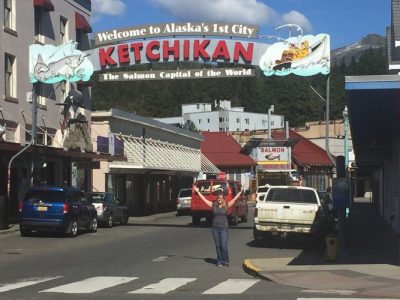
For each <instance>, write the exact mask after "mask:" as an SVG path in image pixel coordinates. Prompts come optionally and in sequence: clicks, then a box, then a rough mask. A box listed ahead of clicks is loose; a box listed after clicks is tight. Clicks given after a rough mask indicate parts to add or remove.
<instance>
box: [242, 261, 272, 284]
mask: <svg viewBox="0 0 400 300" xmlns="http://www.w3.org/2000/svg"><path fill="white" fill-rule="evenodd" d="M243 269H244V271H245V272H246V273H248V274H250V275H251V276H254V277H260V278H264V279H266V280H270V279H269V278H268V277H265V276H264V275H262V274H261V272H262V271H263V270H262V269H260V268H259V267H257V266H256V265H254V264H253V262H252V261H251V259H245V260H244V261H243ZM270 281H271V280H270Z"/></svg>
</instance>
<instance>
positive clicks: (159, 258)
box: [153, 256, 169, 261]
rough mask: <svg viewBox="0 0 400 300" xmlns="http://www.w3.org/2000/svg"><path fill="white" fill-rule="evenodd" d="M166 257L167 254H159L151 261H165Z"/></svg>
mask: <svg viewBox="0 0 400 300" xmlns="http://www.w3.org/2000/svg"><path fill="white" fill-rule="evenodd" d="M168 258H169V256H160V257H157V258H155V259H153V261H165V260H167V259H168Z"/></svg>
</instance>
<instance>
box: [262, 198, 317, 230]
mask: <svg viewBox="0 0 400 300" xmlns="http://www.w3.org/2000/svg"><path fill="white" fill-rule="evenodd" d="M317 211H318V205H317V204H307V203H284V202H264V203H262V204H261V203H260V205H259V207H258V221H259V222H268V223H286V224H307V225H310V224H312V223H313V222H314V220H315V216H316V213H317Z"/></svg>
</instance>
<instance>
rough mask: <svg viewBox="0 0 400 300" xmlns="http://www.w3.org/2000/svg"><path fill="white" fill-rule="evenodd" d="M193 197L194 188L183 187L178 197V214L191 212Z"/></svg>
mask: <svg viewBox="0 0 400 300" xmlns="http://www.w3.org/2000/svg"><path fill="white" fill-rule="evenodd" d="M191 199H192V189H181V190H180V191H179V193H178V198H177V199H176V212H177V214H178V215H183V214H189V213H190V202H191Z"/></svg>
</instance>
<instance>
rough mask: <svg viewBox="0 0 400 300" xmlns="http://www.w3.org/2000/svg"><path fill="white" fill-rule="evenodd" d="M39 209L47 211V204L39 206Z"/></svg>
mask: <svg viewBox="0 0 400 300" xmlns="http://www.w3.org/2000/svg"><path fill="white" fill-rule="evenodd" d="M37 210H38V211H47V206H38V208H37Z"/></svg>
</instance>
